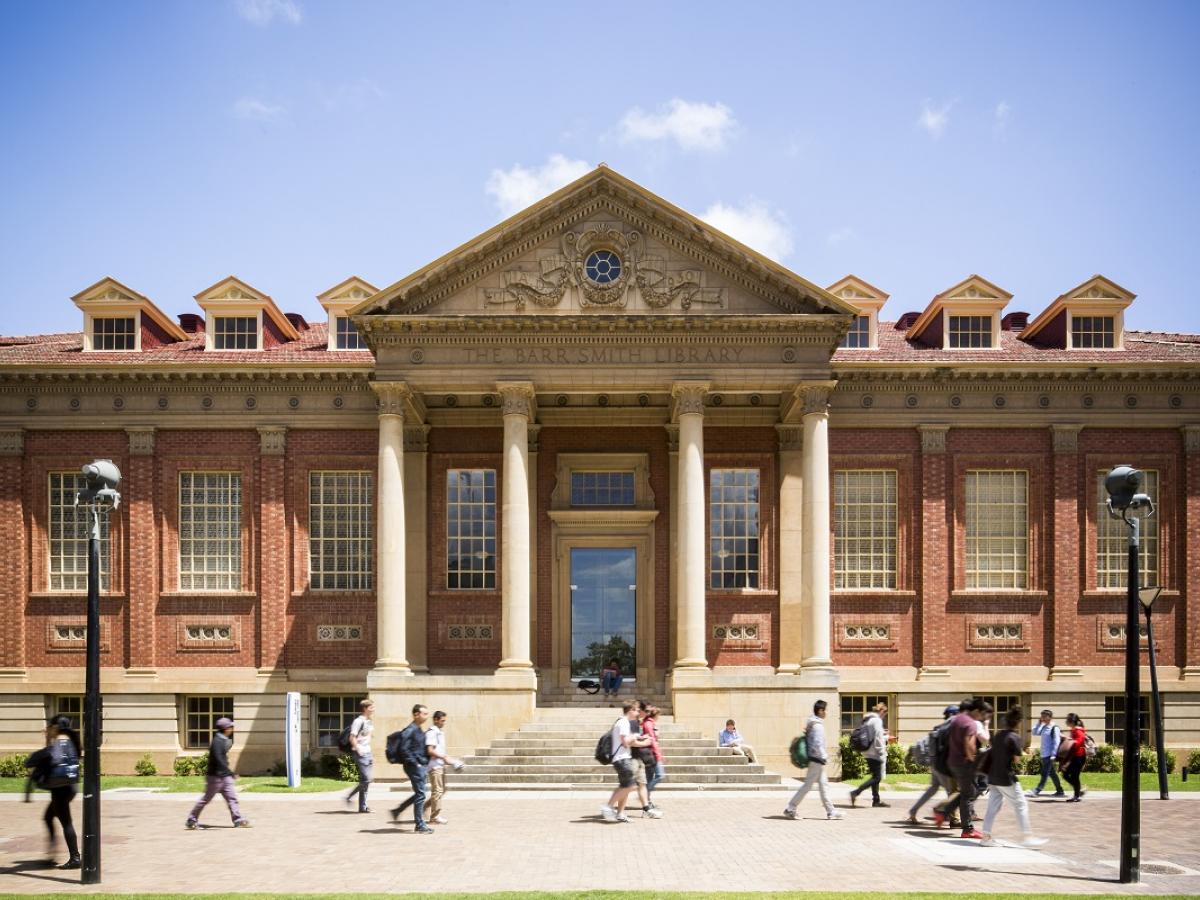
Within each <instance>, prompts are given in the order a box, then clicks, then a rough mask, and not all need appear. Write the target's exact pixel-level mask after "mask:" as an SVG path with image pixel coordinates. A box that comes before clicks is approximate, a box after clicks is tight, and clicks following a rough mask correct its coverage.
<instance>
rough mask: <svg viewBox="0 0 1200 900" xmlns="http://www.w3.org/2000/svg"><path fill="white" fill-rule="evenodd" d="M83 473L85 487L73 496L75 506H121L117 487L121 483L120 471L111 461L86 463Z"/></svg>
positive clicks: (100, 460)
mask: <svg viewBox="0 0 1200 900" xmlns="http://www.w3.org/2000/svg"><path fill="white" fill-rule="evenodd" d="M80 471H82V472H83V477H84V480H85V481H86V482H87V486H86V487H85V488H84V489H83V490H82V491H79V492H78V493H76V494H75V505H76V506H79V505H81V504H83V505H87V504H93V503H94V504H98V505H100V506H109V507H112V508H114V509H115V508H116V507H117V506H119V505H120V504H121V495H120V494H119V493H118V492H117V486H118V485H119V484H120V483H121V470H120V469H118V468H117V467H116V466H115V465H114V464H113V461H112V460H111V459H97V460H94V461H93V462H90V463H88V464H87V465H86V466H84V467H83V468H82V469H81V470H80Z"/></svg>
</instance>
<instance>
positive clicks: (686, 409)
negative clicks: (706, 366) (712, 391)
mask: <svg viewBox="0 0 1200 900" xmlns="http://www.w3.org/2000/svg"><path fill="white" fill-rule="evenodd" d="M707 394H708V384H707V383H705V384H686V383H677V384H673V385H671V396H672V397H673V398H674V399H675V414H676V415H677V416H686V415H688V414H695V415H699V416H702V415H704V398H705V396H707Z"/></svg>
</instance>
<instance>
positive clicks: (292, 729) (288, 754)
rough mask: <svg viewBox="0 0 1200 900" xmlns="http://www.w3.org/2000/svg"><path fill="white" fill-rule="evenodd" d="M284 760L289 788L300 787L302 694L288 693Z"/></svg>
mask: <svg viewBox="0 0 1200 900" xmlns="http://www.w3.org/2000/svg"><path fill="white" fill-rule="evenodd" d="M283 751H284V758H285V759H286V760H287V780H288V787H299V786H300V693H299V692H298V691H288V693H287V711H286V713H285V715H284V747H283Z"/></svg>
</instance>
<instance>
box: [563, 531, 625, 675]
mask: <svg viewBox="0 0 1200 900" xmlns="http://www.w3.org/2000/svg"><path fill="white" fill-rule="evenodd" d="M636 623H637V553H636V551H635V550H634V549H633V548H632V547H573V548H572V549H571V675H572V676H573V677H575V678H599V676H600V670H601V669H602V668H604V665H605V663H607V662H608V661H609V660H610V659H615V660H617V662H619V663H620V664H621V671H622V672H623V673H624V674H625V677H626V678H631V677H633V673H634V668H635V663H636V658H637V657H636V653H635V649H636V648H635V641H636Z"/></svg>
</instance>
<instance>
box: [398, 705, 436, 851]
mask: <svg viewBox="0 0 1200 900" xmlns="http://www.w3.org/2000/svg"><path fill="white" fill-rule="evenodd" d="M412 717H413V720H412V722H410V723H409V724H408V726H407V727H406V728H405V729H404V730H403V731H402V732H400V751H399V753H400V761H401V762H402V763H403V764H404V774H405V775H407V776H408V780H409V782H411V784H412V789H413V793H412V796H411V797H409V798H408V799H407V800H405V801H404V802H403V803H401V804H400V805H399V806H397V807H396V808H395V809H393V810H392V821H393V822H398V821H400V814H401V813H402V812H404V811H405V810H406V809H408V808H409V807H410V806H411V807H412V808H413V822H414V823H415V824H416V826H417V829H416V830H417V834H433V829H432V828H430V827H429V826H428V825H426V824H425V797H426V796H427V794H426V781H427V778H428V768H429V750H428V748H427V747H426V746H425V729H424V728H423V727H422V726H424V724H425V720H426V719H428V718H429V710H428V709H427V708H426V707H424V706H422V705H421V704H420V703H418V704H417V705H416V706H414V707H413V708H412Z"/></svg>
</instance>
